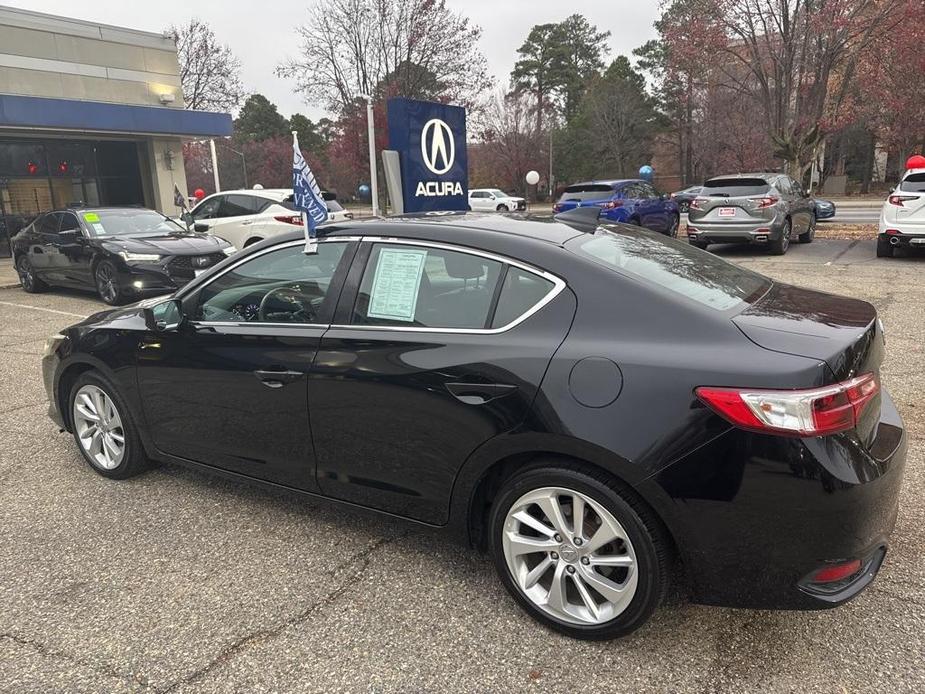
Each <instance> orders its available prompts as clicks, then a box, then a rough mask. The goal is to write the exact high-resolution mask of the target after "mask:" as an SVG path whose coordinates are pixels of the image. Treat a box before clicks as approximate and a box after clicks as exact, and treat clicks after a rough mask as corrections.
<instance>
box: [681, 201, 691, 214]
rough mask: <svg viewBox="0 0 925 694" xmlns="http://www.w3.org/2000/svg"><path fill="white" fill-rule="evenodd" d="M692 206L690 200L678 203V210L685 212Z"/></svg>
mask: <svg viewBox="0 0 925 694" xmlns="http://www.w3.org/2000/svg"><path fill="white" fill-rule="evenodd" d="M690 208H691V204H690V203H689V202H680V203H678V212H680V213H681V214H685V213H686V212H687V211H688V210H690Z"/></svg>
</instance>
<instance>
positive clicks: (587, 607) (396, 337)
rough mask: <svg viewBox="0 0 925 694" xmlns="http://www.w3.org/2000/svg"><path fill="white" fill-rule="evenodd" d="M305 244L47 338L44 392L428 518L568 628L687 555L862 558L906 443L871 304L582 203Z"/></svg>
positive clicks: (133, 437)
mask: <svg viewBox="0 0 925 694" xmlns="http://www.w3.org/2000/svg"><path fill="white" fill-rule="evenodd" d="M591 215H593V219H592V218H591ZM304 246H305V244H304V241H303V240H302V238H301V236H300V235H299V234H298V233H294V234H289V235H286V236H281V237H276V238H273V239H268V240H266V241H263V242H261V243H259V244H256V245H255V246H253V247H251V248H248V249H247V250H245V251H243V252H242V253H240V254H239V255H237V256H235V257H233V258H229V259H228V260H225V261H224V262H223V263H221V264H220V265H218V266H217V267H215V268H213V269H211V270H209V271H208V272H206V273H205V274H204V275H203V276H201V277H198V278H196V279H194V280H193V281H192V282H190V283H189V284H188V285H187V286H186V287H184V288H183V289H181V290H180V291H179V292H177V293H176V294H175V295H174V296H173V297H171V298H169V299H166V300H165V299H160V300H154V299H152V300H149V301H147V302H143V303H142V304H140V305H138V306H135V307H131V308H123V309H117V310H112V311H110V312H108V313H104V314H97V315H96V316H93V317H91V318H88V319H87V320H85V321H84V322H82V323H79V324H77V325H74V326H73V327H71V328H68V329H67V330H65V331H63V332H62V333H61V334H59V335H55V336H53V337H52V338H50V340H49V342H48V344H47V346H46V350H45V357H44V360H43V370H44V380H45V386H46V388H47V391H48V395H49V399H50V401H51V407H50V415H51V417H52V418H53V419H54V420H55V422H57V423H58V425H59V426H61V427H62V428H64V429H67V430H68V431H70V432H72V433H73V436H74V439H75V441H76V445H77V447H78V449H79V450H80V452H81V454H82V455H83V457H84V458H85V459H86V460H87V462H88V463H89V465H90V466H91V467H92V468H93V469H94V470H96V471H97V472H99V473H100V474H102V475H104V476H106V477H110V478H115V479H121V478H126V477H129V476H131V475H134V474H136V473H139V472H141V471H142V470H143V469H144V467H145V465H146V464H147V461H148V460H149V459H154V460H159V461H165V462H175V463H179V464H183V465H188V466H191V467H194V468H198V469H202V470H207V471H211V472H217V473H220V474H224V475H226V476H229V477H232V478H235V479H239V480H248V481H259V482H261V483H265V484H268V485H271V486H275V487H277V488H285V489H288V490H295V491H297V492H300V493H303V494H305V495H306V496H309V497H327V498H329V499H333V500H337V501H340V502H344V503H347V504H352V505H356V506H362V507H366V508H371V509H376V510H378V511H381V512H384V513H388V514H392V515H395V516H401V517H404V518H406V519H410V520H412V521H415V522H417V523H421V524H424V525H427V526H434V527H442V528H446V529H447V530H449V531H451V532H452V533H454V534H455V535H456V536H457V537H461V538H464V539H465V540H466V541H468V542H470V543H472V544H473V545H474V546H476V547H479V548H485V549H486V550H487V551H488V552H490V554H491V556H492V557H493V559H494V562H495V565H496V567H497V570H498V573H499V575H500V578H501V581H502V582H503V584H504V585H505V587H506V588H507V590H508V591H509V592H510V593H511V595H512V596H513V597H514V599H515V600H516V601H517V602H518V603H520V605H521V606H523V608H524V609H526V610H527V612H529V613H530V614H531V615H533V616H534V617H535V618H536V619H538V620H539V621H541V622H543V623H544V624H547V625H549V626H551V627H553V628H555V629H558V630H560V631H562V632H564V633H566V634H569V635H571V636H575V637H579V638H607V637H614V636H619V635H622V634H626V633H628V632H630V631H632V630H634V629H636V628H637V627H639V626H640V625H641V624H643V622H645V620H646V619H647V618H648V617H649V615H650V614H651V613H652V611H653V610H654V609H655V607H656V606H657V605H658V604H659V602H660V601H661V600H662V598H663V596H665V594H666V591H667V589H668V586H669V582H670V581H672V580H681V579H680V576H682V575H683V576H685V577H686V581H687V584H688V585H689V589H690V591H691V593H692V595H693V598H694V599H695V600H697V601H700V602H704V603H711V604H718V605H735V606H749V607H760V608H800V609H815V608H823V607H831V606H834V605H837V604H840V603H842V602H844V601H846V600H848V599H849V598H851V597H853V596H854V595H856V594H857V593H859V592H860V591H861V590H862V589H863V588H865V587H866V586H867V585H868V584H869V583H870V582H871V581H872V580H873V578H874V576H875V574H876V573H877V571H878V569H879V568H880V565H881V562H882V561H883V558H884V555H885V552H886V548H887V538H888V536H889V534H890V532H891V530H892V528H893V524H894V522H895V517H896V511H897V499H898V495H899V488H900V481H901V477H902V473H903V466H904V461H905V456H906V441H905V435H904V429H903V423H902V421H901V419H900V417H899V415H898V414H897V411H896V408H895V407H894V405H893V401H892V400H891V399H890V396H889V395H888V394H887V391H886V390H885V389H884V388H882V387H881V385H880V380H879V379H880V376H879V369H880V363H881V360H882V358H883V351H884V341H883V334H882V332H881V328H880V324H879V321H878V319H877V315H876V312H875V310H874V308H873V307H872V306H871V305H870V304H868V303H865V302H863V301H858V300H855V299H847V298H842V297H838V296H833V295H830V294H822V293H819V292H815V291H810V290H806V289H800V288H797V287H793V286H789V285H786V284H779V283H776V282H774V281H772V280H770V279H768V278H766V277H763V276H761V275H758V274H756V273H754V272H751V271H750V270H746V269H744V268H741V267H739V266H737V265H733V264H730V263H728V262H726V261H724V260H722V259H720V258H717V257H714V256H712V255H710V254H709V253H705V252H703V251H701V250H699V249H696V248H692V247H690V246H689V245H687V244H685V243H681V242H679V241H677V240H675V239H671V238H667V237H665V236H662V235H658V234H653V233H651V232H648V231H645V230H643V229H639V228H638V227H632V226H623V225H607V226H598V224H597V213H596V212H594V211H593V210H592V209H591V208H582V209H579V210H577V211H573V212H569V213H566V214H564V215H559V217H558V218H557V219H555V220H554V219H546V220H542V219H539V218H536V219H534V218H529V217H522V218H516V217H510V216H497V215H491V216H483V215H478V214H474V213H462V214H447V215H445V216H420V217H415V216H410V217H399V218H394V219H388V220H382V219H375V220H368V221H363V222H347V223H344V224H336V225H331V226H327V227H325V228H324V235H323V236H322V237H321V239H320V241H319V243H318V250H317V252H316V253H313V254H306V253H305V252H304ZM679 565H680V566H682V567H683V572H675V571H674V570H673V569H674V568H675V567H677V566H679Z"/></svg>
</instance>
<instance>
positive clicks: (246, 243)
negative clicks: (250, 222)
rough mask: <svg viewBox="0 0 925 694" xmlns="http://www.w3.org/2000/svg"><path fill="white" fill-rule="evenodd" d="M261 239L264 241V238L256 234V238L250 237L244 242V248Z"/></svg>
mask: <svg viewBox="0 0 925 694" xmlns="http://www.w3.org/2000/svg"><path fill="white" fill-rule="evenodd" d="M261 241H263V239H261V238H259V237H256V236H255V237H254V238H252V239H248V240H247V241H245V242H244V248H247V247H248V246H253V245H254V244H255V243H260V242H261Z"/></svg>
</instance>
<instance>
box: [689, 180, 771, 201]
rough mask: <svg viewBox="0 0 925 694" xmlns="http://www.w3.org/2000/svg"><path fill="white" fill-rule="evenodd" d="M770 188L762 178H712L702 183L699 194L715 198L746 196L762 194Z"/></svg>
mask: <svg viewBox="0 0 925 694" xmlns="http://www.w3.org/2000/svg"><path fill="white" fill-rule="evenodd" d="M770 189H771V186H770V185H769V184H768V182H767V181H765V180H764V179H763V178H714V179H713V180H712V181H707V182H706V183H704V184H703V191H702V192H701V193H700V194H701V195H708V196H710V197H716V198H746V197H751V196H754V195H764V194H765V193H767V192H768V191H769V190H770Z"/></svg>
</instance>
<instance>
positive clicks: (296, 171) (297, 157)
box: [292, 132, 328, 247]
mask: <svg viewBox="0 0 925 694" xmlns="http://www.w3.org/2000/svg"><path fill="white" fill-rule="evenodd" d="M292 202H293V204H294V205H295V207H296V209H298V210H301V211H302V217H303V219H304V220H305V240H306V242H307V245H308V244H311V243H312V242H313V240H314V238H315V227H317V226H318V225H319V224H321V223H322V222H326V221H327V219H328V206H327V205H326V204H325V202H324V198H323V197H321V188H320V187H319V186H318V181H316V180H315V174H313V173H312V170H311V169H310V168H308V163H307V162H306V161H305V157H303V156H302V152H301V151H300V150H299V138H298V136H297V135H296V134H295V133H294V132H293V133H292ZM307 245H306V247H307Z"/></svg>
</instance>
